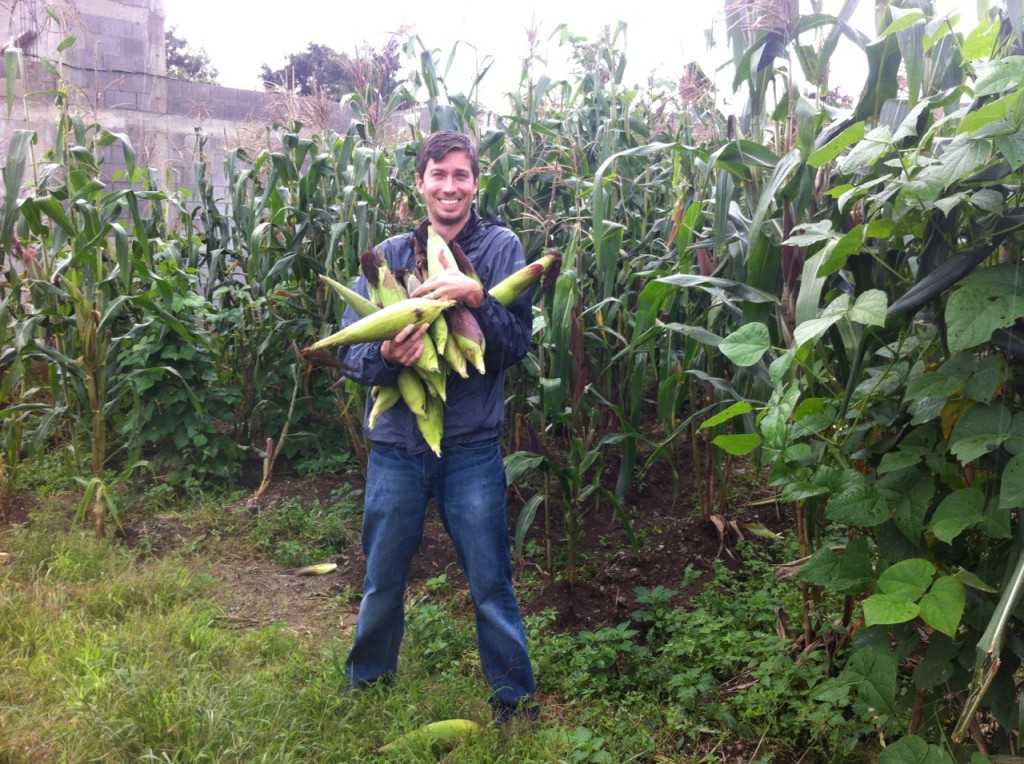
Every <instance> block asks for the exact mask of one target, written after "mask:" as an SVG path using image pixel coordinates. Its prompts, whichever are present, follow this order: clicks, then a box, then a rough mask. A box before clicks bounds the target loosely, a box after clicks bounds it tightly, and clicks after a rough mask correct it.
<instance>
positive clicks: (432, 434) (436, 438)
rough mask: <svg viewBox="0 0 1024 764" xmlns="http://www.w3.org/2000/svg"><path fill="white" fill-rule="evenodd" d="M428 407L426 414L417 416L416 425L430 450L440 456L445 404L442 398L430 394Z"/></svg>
mask: <svg viewBox="0 0 1024 764" xmlns="http://www.w3.org/2000/svg"><path fill="white" fill-rule="evenodd" d="M426 409H427V413H426V416H418V417H416V425H417V426H418V427H419V428H420V434H421V435H423V439H424V440H425V441H427V445H428V446H430V450H431V451H433V452H434V453H435V454H437V456H439V457H440V456H441V438H443V437H444V404H443V403H442V402H441V399H440V398H434V397H433V396H428V397H427V403H426Z"/></svg>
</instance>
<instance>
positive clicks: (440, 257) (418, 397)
mask: <svg viewBox="0 0 1024 764" xmlns="http://www.w3.org/2000/svg"><path fill="white" fill-rule="evenodd" d="M427 233H428V237H427V241H428V245H427V257H426V258H425V261H424V262H423V264H422V267H419V268H417V272H415V273H412V272H410V273H405V274H402V276H401V277H399V276H398V272H397V271H396V272H395V273H394V274H393V273H392V272H391V271H390V270H389V269H388V266H387V261H386V260H385V259H384V258H383V256H382V255H381V253H380V250H379V249H373V250H369V251H367V252H366V253H364V254H363V256H362V258H360V266H361V270H362V272H363V275H364V276H365V277H366V280H367V286H368V289H369V292H370V299H367V298H365V297H363V296H362V295H360V294H359V293H358V292H356V291H355V290H353V289H349V288H348V287H346V286H345V285H344V284H341V283H340V282H337V281H335V280H333V279H331V278H329V277H327V276H321V277H320V279H321V280H322V281H323V282H324V283H325V284H326V285H327V286H328V287H330V288H331V289H332V290H334V291H335V292H336V293H337V294H338V296H340V297H341V298H342V299H343V300H344V301H345V302H346V303H347V304H348V305H349V306H350V307H351V308H352V309H353V310H354V311H355V313H356V315H358V316H359V319H358V320H357V321H354V322H353V323H351V324H349V325H348V326H346V327H345V328H343V329H342V330H341V331H338V332H335V333H334V334H331V335H330V336H327V337H324V338H323V339H321V340H319V341H317V342H314V343H313V344H312V345H310V346H309V347H308V348H306V349H305V350H303V351H302V352H303V355H304V356H307V355H309V354H312V353H316V352H318V351H322V350H324V349H326V348H333V347H337V346H341V345H355V344H358V343H362V342H383V341H385V340H390V339H394V338H395V336H396V335H397V334H398V333H399V332H400V331H402V329H404V328H405V327H407V326H409V325H410V324H413V325H415V326H417V327H419V326H423V325H424V324H429V325H430V330H429V331H428V333H427V334H425V335H424V337H423V340H424V352H423V354H422V355H421V356H420V361H417V363H416V365H415V366H414V367H413V370H414V371H415V373H413V372H409V373H408V374H405V375H404V376H403V377H402V378H401V379H400V384H399V385H397V386H396V387H397V389H398V392H399V395H395V391H394V390H389V391H388V392H387V393H386V394H385V395H383V396H381V397H382V398H383V400H378V399H377V397H378V396H375V406H374V414H373V415H372V416H371V422H370V427H371V428H372V427H373V426H374V425H376V422H377V417H378V416H380V414H381V413H383V410H386V408H388V407H390V406H391V405H394V403H395V402H397V400H398V398H399V397H400V398H401V399H402V400H403V401H405V403H406V405H407V406H409V408H410V410H412V411H413V413H414V414H415V415H416V423H417V425H418V426H419V429H420V433H421V434H422V435H423V438H424V440H426V442H427V444H428V445H429V446H430V447H431V449H432V450H433V451H434V453H436V454H437V455H438V456H440V455H441V438H442V436H443V431H444V405H443V401H444V400H445V388H446V385H445V380H446V379H447V377H448V374H449V372H455V373H456V374H458V375H459V376H461V377H468V376H469V369H470V368H473V369H475V370H476V371H477V372H479V373H480V374H484V373H486V371H487V369H486V368H485V366H484V360H483V355H484V335H483V332H482V331H481V330H480V326H479V324H477V323H476V318H475V317H474V316H473V314H472V313H471V312H470V311H469V310H468V309H466V307H465V306H464V305H461V304H459V303H457V302H456V301H454V300H431V299H429V298H426V297H409V296H408V291H407V288H408V289H409V291H411V289H412V288H415V287H414V286H412V287H408V285H409V284H415V283H422V282H423V281H425V280H426V279H427V278H429V276H430V275H432V274H433V273H436V272H437V271H438V270H443V269H446V268H452V269H460V266H461V270H462V272H464V273H466V269H467V268H469V269H470V271H472V266H471V265H469V260H468V258H466V257H465V255H464V254H463V253H462V251H461V250H459V252H458V253H457V255H458V256H456V254H453V253H452V250H451V249H450V248H449V246H448V244H447V243H446V242H445V241H444V240H443V239H442V238H441V237H440V236H437V235H436V233H434V231H433V229H432V228H430V229H428V232H427ZM561 264H562V256H561V255H560V254H559V253H557V252H549V253H548V254H546V255H544V256H543V257H541V258H540V259H538V260H537V261H535V262H533V263H530V264H529V265H527V266H525V267H523V268H521V269H519V270H518V271H516V272H515V273H513V274H512V275H510V276H508V277H507V278H505V279H503V280H502V281H500V282H499V283H498V284H495V285H494V286H493V287H492V288H491V289H490V290H489V294H490V295H491V296H492V297H494V298H495V299H496V300H497V301H498V302H500V303H501V304H502V305H504V306H506V307H507V306H509V305H511V304H512V303H513V302H514V301H515V300H516V299H518V298H519V297H520V296H521V295H523V294H524V293H525V292H526V291H527V290H528V289H530V288H532V287H533V286H534V285H535V284H537V283H538V282H542V285H543V287H544V288H547V286H548V285H550V284H551V283H552V282H553V281H554V277H556V276H557V275H558V272H559V270H560V268H561ZM430 269H433V270H430ZM466 275H469V276H471V277H473V278H476V273H475V272H469V273H466ZM428 345H429V347H428ZM380 392H381V391H378V395H379V394H380ZM378 403H380V404H385V405H381V406H379V407H378V405H377V404H378Z"/></svg>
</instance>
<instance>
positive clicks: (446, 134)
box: [416, 130, 480, 179]
mask: <svg viewBox="0 0 1024 764" xmlns="http://www.w3.org/2000/svg"><path fill="white" fill-rule="evenodd" d="M453 151H465V152H466V154H467V155H468V156H469V164H470V167H472V169H473V178H474V179H476V178H479V177H480V155H479V154H478V153H477V150H476V144H475V143H473V141H472V140H470V138H469V136H468V135H465V134H463V133H460V132H459V131H458V130H438V131H437V132H436V133H431V134H430V135H428V136H427V137H426V138H424V139H423V142H422V143H421V144H420V150H419V152H418V153H417V154H416V174H417V175H419V176H420V177H421V178H422V177H423V173H425V172H426V171H427V162H429V161H430V160H431V159H433V160H434V161H435V162H440V161H441V160H442V159H444V158H445V157H446V156H448V155H449V154H450V153H451V152H453Z"/></svg>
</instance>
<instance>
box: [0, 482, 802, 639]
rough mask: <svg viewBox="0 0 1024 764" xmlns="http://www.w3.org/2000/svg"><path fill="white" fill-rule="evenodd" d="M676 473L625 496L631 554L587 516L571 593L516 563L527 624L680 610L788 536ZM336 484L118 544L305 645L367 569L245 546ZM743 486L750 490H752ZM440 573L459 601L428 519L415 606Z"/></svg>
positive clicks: (516, 505)
mask: <svg viewBox="0 0 1024 764" xmlns="http://www.w3.org/2000/svg"><path fill="white" fill-rule="evenodd" d="M677 466H678V465H677ZM681 467H682V468H680V469H677V474H678V475H681V476H683V477H682V478H681V484H680V485H678V486H677V487H676V488H675V489H673V481H672V476H671V470H670V469H668V466H667V464H662V465H656V466H655V467H654V468H653V469H652V470H651V471H650V472H649V473H647V474H646V475H644V477H643V479H642V480H640V481H637V484H636V486H635V487H634V488H633V489H632V491H631V493H630V495H629V497H628V498H627V501H626V506H627V507H628V513H629V517H630V521H631V524H632V527H633V532H634V534H635V536H636V537H637V540H638V543H637V545H636V547H633V545H631V544H630V542H629V540H628V538H627V536H626V533H625V531H624V529H623V527H622V524H621V523H620V522H619V520H618V519H617V518H616V517H615V516H614V513H613V512H612V511H611V509H610V508H608V507H607V506H600V507H596V508H591V509H589V510H588V512H587V515H586V517H585V533H584V535H583V538H582V540H581V544H580V546H581V551H580V558H581V559H580V573H579V577H578V581H577V583H576V584H575V586H573V587H570V586H569V584H568V583H567V582H566V581H565V579H564V576H563V575H562V574H563V573H564V558H563V559H562V560H558V561H556V565H555V568H556V571H555V572H556V576H555V577H554V578H551V577H550V576H548V574H547V572H546V571H545V570H544V560H543V559H542V558H541V557H540V556H538V555H536V554H532V555H529V556H526V555H524V556H523V557H522V558H517V559H516V570H517V576H518V577H519V580H520V581H522V580H524V578H525V576H524V573H525V572H527V571H529V572H534V573H536V575H531V576H529V578H530V585H529V586H524V587H520V592H521V593H520V597H521V605H522V609H523V611H524V613H535V612H540V611H543V610H550V611H553V612H554V613H555V621H554V624H553V626H554V628H556V629H561V630H566V631H571V632H574V633H576V632H579V631H584V630H595V629H598V628H601V627H602V626H614V625H616V624H618V623H620V622H622V621H623V620H625V618H626V617H627V616H628V615H629V614H630V613H631V612H632V610H633V606H634V602H635V589H636V587H638V586H642V587H655V586H659V585H661V586H664V587H666V588H671V589H676V590H679V594H678V595H677V596H676V600H677V602H678V603H679V604H680V605H681V606H685V602H686V600H687V599H688V598H689V596H692V594H693V593H694V591H695V590H699V588H700V587H701V586H702V584H703V582H704V581H705V580H707V578H708V575H707V573H708V572H709V571H710V570H711V564H712V560H714V559H715V558H719V559H721V560H722V561H723V562H724V563H725V564H727V565H731V564H733V563H735V561H736V558H735V556H734V552H733V549H734V546H735V542H736V539H737V535H738V534H737V531H738V532H739V533H744V537H745V538H747V539H753V540H756V537H754V536H752V535H751V534H750V533H749V531H747V532H745V529H747V528H749V527H750V525H752V524H761V525H763V526H765V527H767V528H768V529H771V530H776V531H780V530H782V529H784V528H785V527H786V526H787V525H788V522H789V518H788V516H787V514H786V512H785V510H784V509H782V508H780V507H779V506H778V505H776V504H775V503H774V502H772V501H771V500H770V495H769V494H767V493H765V492H764V491H763V490H760V489H758V488H756V487H755V488H751V489H750V490H749V491H747V495H741V496H739V497H738V498H736V499H734V500H732V501H731V504H732V505H733V506H732V507H731V508H730V510H729V512H728V516H727V517H720V518H714V519H712V518H708V517H706V516H704V515H703V514H701V513H700V512H699V511H697V510H696V509H695V508H694V506H693V498H692V497H693V493H694V487H693V485H690V484H687V483H686V482H685V481H686V476H687V475H688V474H691V473H692V470H691V469H689V468H688V467H687V466H686V465H681ZM342 482H347V483H351V484H355V485H357V486H359V487H361V484H362V476H361V473H360V471H359V470H351V471H349V472H348V473H345V474H343V475H328V476H306V477H298V476H296V475H294V474H289V472H288V470H287V469H286V468H285V469H283V470H279V471H278V472H277V473H276V474H275V476H274V479H273V481H272V482H271V484H270V487H269V489H268V490H267V491H266V492H265V493H264V494H263V495H262V496H261V497H260V499H259V501H258V502H253V501H252V500H251V499H243V500H240V501H238V502H236V503H235V504H233V505H231V506H229V507H228V508H227V511H226V515H225V516H223V517H219V516H214V517H208V518H206V519H205V520H203V519H198V520H197V519H196V518H191V517H188V516H187V515H186V516H183V515H182V514H181V513H176V512H166V513H157V514H152V515H146V516H144V517H139V518H131V517H129V519H128V521H127V523H126V527H125V529H124V532H123V534H122V537H123V540H124V541H125V542H126V543H131V544H144V545H146V547H147V548H148V549H150V550H151V551H152V552H153V553H154V554H164V553H167V552H169V551H171V550H173V549H181V548H186V547H193V548H202V549H204V550H205V551H207V552H209V554H208V555H205V556H207V557H209V558H211V559H213V560H215V562H214V563H213V567H212V571H211V572H212V573H213V575H214V577H215V579H216V580H217V581H218V582H219V586H220V592H219V594H218V598H219V600H220V601H221V602H222V604H223V607H224V611H225V614H224V619H225V620H226V621H228V622H229V623H232V624H234V625H237V626H238V627H239V628H254V627H258V626H264V625H268V624H271V623H281V624H284V625H285V626H286V627H288V628H290V629H293V630H295V631H297V632H301V633H305V634H317V633H320V632H324V631H336V630H347V629H350V628H352V627H354V625H355V615H356V611H357V608H358V596H359V592H360V590H361V588H362V577H363V567H364V559H363V554H362V550H361V549H360V548H359V545H358V544H357V543H353V544H351V545H349V546H348V547H347V548H345V549H344V550H342V551H340V553H339V554H338V555H337V557H336V562H337V563H338V568H337V570H335V571H333V572H331V573H330V574H328V575H324V576H296V575H293V574H291V573H290V572H289V571H288V570H286V569H285V568H283V567H282V566H281V565H278V564H275V563H274V562H272V561H270V560H267V559H264V558H261V557H260V556H258V555H256V554H255V553H254V552H253V549H252V546H251V544H248V543H247V542H246V532H247V528H248V526H249V525H250V523H251V522H252V519H253V517H254V516H255V513H257V512H259V511H260V510H261V508H267V507H273V506H275V505H277V504H279V503H280V502H283V501H285V500H289V499H304V500H310V501H312V500H314V499H318V500H320V501H321V502H322V503H326V502H328V501H329V500H330V495H331V493H332V492H333V491H335V490H336V489H337V488H338V487H339V485H340V484H341V483H342ZM745 482H746V483H748V484H751V485H756V483H755V482H754V481H750V480H747V481H745ZM532 490H533V489H532V488H529V487H527V488H524V489H522V490H521V489H519V488H517V487H513V488H512V489H511V490H510V491H509V529H510V533H511V532H514V529H515V523H516V521H517V519H518V517H519V512H520V509H521V507H522V503H523V501H524V499H525V498H526V497H527V496H528V495H529V494H530V493H531V492H532ZM31 506H32V499H31V497H15V498H14V499H8V501H7V503H6V505H5V507H4V513H3V519H4V520H6V521H7V522H20V521H22V520H24V519H25V517H26V516H27V513H28V511H29V510H30V508H31ZM558 514H559V513H558V512H557V511H556V512H555V516H554V517H553V518H552V524H553V533H552V535H553V537H554V545H555V548H556V550H561V549H564V542H563V535H562V528H561V518H560V517H559V516H558ZM715 519H717V520H718V522H717V523H716V522H715ZM730 520H735V521H737V522H736V523H735V524H733V525H731V526H727V527H725V528H724V530H723V528H722V526H723V521H724V522H725V523H728V521H730ZM543 545H544V533H543V521H542V518H541V517H540V516H538V518H537V520H536V521H535V522H534V524H533V526H532V528H531V530H530V533H529V534H528V536H527V548H530V547H531V546H532V548H533V549H534V550H536V549H542V548H543ZM687 567H691V568H692V569H693V570H695V571H700V573H701V574H702V575H701V576H699V577H694V576H691V577H690V579H691V580H690V583H689V584H688V585H687V587H683V586H682V584H683V577H684V573H685V571H686V568H687ZM441 574H444V575H445V577H446V579H447V581H448V584H449V585H450V586H451V587H452V589H453V590H454V591H456V592H457V591H460V590H462V591H464V590H465V579H464V577H463V576H462V573H461V570H460V569H459V565H458V562H457V560H456V558H455V554H454V552H453V550H452V547H451V544H450V542H449V540H448V538H447V536H446V535H445V533H444V529H443V528H442V526H441V523H440V521H439V520H438V518H437V514H436V512H434V511H433V509H431V511H430V513H429V515H428V519H427V524H426V530H425V534H424V538H423V542H422V544H421V546H420V550H419V553H418V554H417V556H416V558H415V560H414V561H413V567H412V571H411V574H410V581H409V585H410V592H411V596H420V595H421V594H422V593H423V591H424V590H425V584H426V582H428V581H430V580H431V579H435V578H436V577H438V576H440V575H441Z"/></svg>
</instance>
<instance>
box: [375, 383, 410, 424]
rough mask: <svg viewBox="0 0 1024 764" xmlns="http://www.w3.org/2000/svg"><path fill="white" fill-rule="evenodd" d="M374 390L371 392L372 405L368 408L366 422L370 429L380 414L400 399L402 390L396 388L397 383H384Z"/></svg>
mask: <svg viewBox="0 0 1024 764" xmlns="http://www.w3.org/2000/svg"><path fill="white" fill-rule="evenodd" d="M376 391H377V392H375V393H373V407H372V408H371V409H370V421H369V423H368V424H369V427H370V429H371V430H372V429H373V428H374V427H376V426H377V419H379V418H380V415H381V414H383V413H384V412H385V411H387V410H388V409H390V408H391V407H392V406H394V405H395V404H396V403H398V402H399V401H400V400H402V392H401V391H400V390H399V389H398V385H384V386H383V387H378V388H376Z"/></svg>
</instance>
